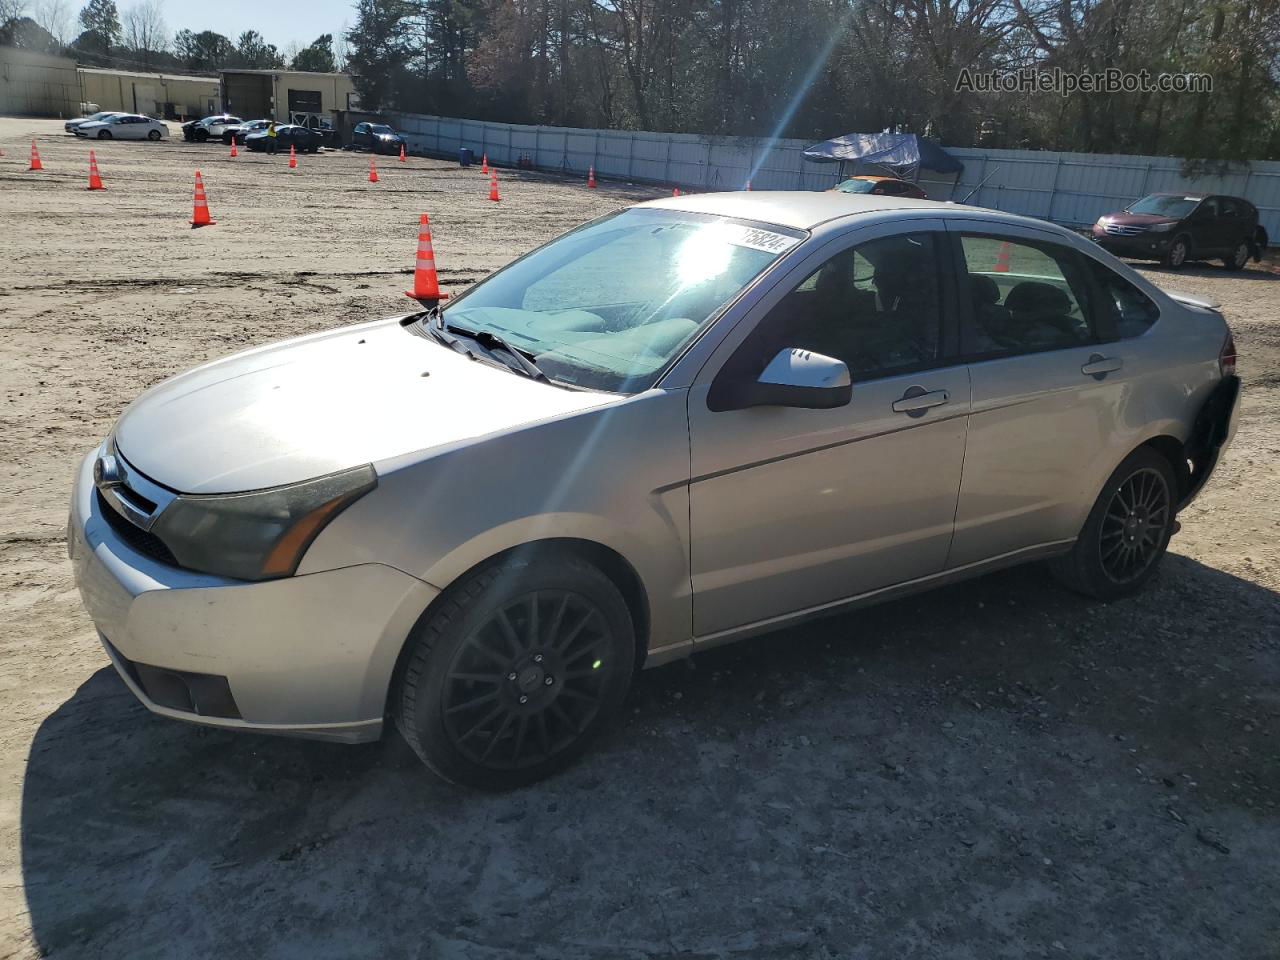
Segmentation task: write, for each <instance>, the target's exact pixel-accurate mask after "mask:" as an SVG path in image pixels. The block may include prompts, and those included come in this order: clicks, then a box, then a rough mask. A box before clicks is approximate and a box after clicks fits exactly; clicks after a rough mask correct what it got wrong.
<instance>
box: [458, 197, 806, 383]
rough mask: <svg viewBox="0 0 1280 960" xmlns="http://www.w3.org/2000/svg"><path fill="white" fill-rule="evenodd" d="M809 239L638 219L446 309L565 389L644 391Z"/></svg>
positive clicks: (664, 215) (560, 243) (545, 256)
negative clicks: (518, 353) (526, 358)
mask: <svg viewBox="0 0 1280 960" xmlns="http://www.w3.org/2000/svg"><path fill="white" fill-rule="evenodd" d="M803 236H804V234H802V233H800V232H798V231H795V230H789V229H787V228H785V227H773V226H757V225H752V224H746V223H741V222H736V221H731V220H726V219H723V218H720V217H712V216H706V215H700V214H693V213H683V212H680V211H674V210H653V209H632V210H626V211H623V212H621V213H616V214H611V215H610V216H608V217H605V218H602V219H600V220H597V221H595V222H593V223H589V224H587V225H586V226H584V227H581V228H579V229H578V230H575V231H574V232H572V233H569V234H566V235H565V236H563V237H561V238H560V239H558V240H555V241H553V242H552V243H550V244H548V245H547V246H545V247H542V248H541V249H539V250H536V251H534V252H533V253H531V254H530V255H528V256H527V257H524V258H523V259H521V260H517V261H516V262H515V263H513V264H511V266H509V267H507V268H506V269H504V270H501V271H499V272H498V273H496V274H494V275H493V276H491V277H489V278H488V279H487V280H485V281H484V282H482V283H480V284H478V285H477V286H475V287H473V288H472V289H471V290H469V291H468V292H467V293H466V294H465V295H464V296H462V297H461V298H460V299H459V300H457V301H456V302H455V303H452V304H450V305H449V306H447V307H445V309H444V321H445V323H446V324H448V325H450V326H451V327H453V328H455V329H457V330H460V331H471V332H476V331H488V332H490V333H493V334H496V335H497V336H499V337H501V338H502V339H503V340H505V341H507V342H508V343H509V344H510V345H511V346H512V347H514V348H516V349H518V350H521V351H523V352H524V353H527V354H528V355H530V356H532V357H533V360H534V362H535V363H536V364H537V365H538V366H539V367H540V368H541V369H542V371H543V372H544V373H545V374H546V375H547V376H548V377H550V378H551V379H553V380H558V381H561V382H563V383H569V384H574V385H577V386H583V387H591V388H594V389H600V390H609V391H612V392H617V393H633V392H638V391H640V390H646V389H648V388H649V387H651V386H652V385H653V384H654V382H655V381H656V380H657V378H658V375H659V374H660V373H661V372H662V370H663V368H664V367H665V366H666V365H667V363H668V362H669V361H670V360H671V359H672V358H673V357H675V356H676V354H677V353H678V352H679V351H680V349H681V348H682V347H683V346H684V345H685V344H686V343H688V342H689V341H690V340H691V339H692V338H693V337H694V335H695V334H697V332H698V331H699V330H700V329H701V328H702V327H703V326H704V325H705V324H706V323H707V322H708V321H709V320H710V319H711V318H712V317H713V316H714V315H715V314H716V313H717V312H718V311H719V310H720V309H721V308H722V307H723V306H725V305H726V304H727V303H729V301H731V300H732V299H734V297H736V296H737V294H738V293H739V291H741V290H742V289H743V288H744V287H745V286H746V285H747V284H749V283H750V282H751V281H752V280H754V279H755V278H756V277H757V276H758V275H759V274H760V273H761V271H763V270H764V269H765V268H766V267H767V266H769V264H771V263H773V262H774V261H775V260H776V259H778V257H780V256H781V255H782V254H783V253H785V252H786V251H787V250H789V249H791V248H792V247H794V246H795V245H796V244H797V243H799V242H800V240H801V239H803Z"/></svg>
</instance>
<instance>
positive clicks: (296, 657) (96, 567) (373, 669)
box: [67, 454, 439, 743]
mask: <svg viewBox="0 0 1280 960" xmlns="http://www.w3.org/2000/svg"><path fill="white" fill-rule="evenodd" d="M93 458H94V455H93V454H90V455H89V456H87V457H86V458H85V460H84V462H83V463H81V465H80V470H79V472H78V474H77V476H76V482H75V486H74V489H73V492H72V500H71V516H70V520H69V523H68V530H67V549H68V552H69V553H70V555H71V561H72V565H73V566H74V568H75V576H76V583H77V585H78V586H79V588H80V596H81V598H82V600H83V601H84V606H85V609H86V610H87V611H88V613H89V616H90V618H91V619H92V620H93V622H94V624H95V626H97V628H98V631H99V634H100V635H101V637H102V638H103V640H104V646H106V649H107V652H108V655H109V656H110V657H111V661H112V663H113V664H114V665H115V667H116V670H117V672H118V673H119V674H120V677H121V679H123V680H124V682H125V684H126V685H128V687H129V689H130V690H132V691H133V693H134V694H135V695H136V696H137V697H138V699H139V700H141V701H142V703H143V704H144V705H145V706H146V707H147V708H148V709H149V710H151V711H153V712H154V713H158V714H162V715H163V716H167V717H172V718H174V719H178V720H187V721H190V722H194V723H201V724H206V725H209V726H215V727H223V728H228V729H240V730H250V731H256V732H260V733H275V734H285V735H290V736H303V737H311V738H317V739H324V740H338V741H343V742H348V743H354V742H360V741H365V740H376V739H377V738H378V737H379V736H380V735H381V732H382V718H383V713H384V711H385V706H386V697H387V690H388V688H389V686H390V683H391V675H392V672H393V670H394V669H395V663H396V659H397V657H398V656H399V653H400V649H401V647H402V646H403V644H404V641H405V638H406V637H407V636H408V634H409V631H410V630H411V629H412V627H413V624H414V622H415V621H416V620H417V618H418V616H419V615H420V614H421V613H422V611H423V610H425V609H426V607H427V605H428V604H429V603H430V602H431V601H432V600H433V599H434V598H435V597H436V596H437V594H438V593H439V591H437V590H436V589H435V588H434V587H432V586H430V585H428V584H426V583H423V582H422V581H421V580H418V579H416V578H414V577H411V576H409V575H407V574H404V573H401V572H400V571H399V570H395V569H393V568H391V567H388V566H384V565H382V564H360V565H357V566H353V567H345V568H342V569H338V570H329V571H325V572H322V573H314V574H308V575H305V576H295V577H287V578H285V579H282V580H270V581H264V582H260V583H249V582H245V581H240V580H228V579H225V578H222V577H214V576H209V575H206V574H201V573H194V572H192V571H188V570H181V569H178V568H176V567H172V566H168V565H166V564H163V563H159V562H157V561H155V560H152V559H150V558H149V557H147V556H145V555H144V554H142V553H139V552H137V551H136V550H134V549H133V548H131V547H130V546H129V545H128V544H126V543H125V542H124V541H123V540H122V539H121V538H120V537H119V536H118V535H117V534H116V533H115V531H113V530H112V529H111V527H110V526H109V525H108V524H107V521H106V519H105V518H104V517H103V516H102V514H101V513H100V507H99V503H98V500H97V496H96V490H95V488H94V485H93ZM139 666H142V667H150V668H158V670H159V671H162V672H169V676H170V677H175V678H182V677H187V676H189V675H197V676H198V677H211V678H216V679H217V680H218V681H220V680H221V678H225V683H226V686H227V687H229V690H230V695H231V697H232V698H233V699H234V706H233V707H232V708H229V709H221V710H219V711H217V712H220V713H222V714H224V715H221V716H210V715H205V714H203V713H201V712H198V709H199V708H198V706H196V705H197V704H198V703H199V700H200V697H199V696H195V697H193V698H192V701H191V702H192V704H193V705H192V706H189V707H187V708H186V709H180V708H177V707H174V706H166V705H163V704H161V703H159V702H157V700H156V699H155V698H153V697H152V696H148V694H147V692H146V684H145V682H143V681H141V680H140V679H139V678H140V673H139V669H138V668H139ZM141 676H143V677H144V678H145V676H146V672H145V671H144V672H143V673H142V674H141ZM166 682H167V681H166ZM201 682H203V681H201ZM153 689H154V688H153ZM192 689H193V690H194V689H195V688H194V687H193V688H192ZM162 699H166V700H167V702H170V703H172V702H174V699H173V698H162ZM237 713H238V714H239V716H238V717H237V716H235V714H237ZM225 714H230V715H225Z"/></svg>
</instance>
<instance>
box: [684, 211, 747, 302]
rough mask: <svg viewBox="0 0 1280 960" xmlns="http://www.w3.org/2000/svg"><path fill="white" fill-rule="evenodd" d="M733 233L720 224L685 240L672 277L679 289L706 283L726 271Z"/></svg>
mask: <svg viewBox="0 0 1280 960" xmlns="http://www.w3.org/2000/svg"><path fill="white" fill-rule="evenodd" d="M734 233H735V231H733V230H730V229H729V228H727V227H725V226H723V225H721V224H707V225H706V226H704V227H702V228H701V229H699V230H694V231H693V232H692V233H691V234H690V235H689V236H688V237H687V238H685V241H684V242H683V243H682V244H680V252H679V253H678V254H677V255H676V262H677V266H676V277H677V279H678V281H679V284H680V287H681V288H682V289H683V288H687V287H694V286H697V285H698V284H700V283H706V282H707V281H708V280H711V279H714V278H715V277H718V276H720V275H721V274H723V273H724V272H725V271H726V270H727V269H728V268H729V258H730V256H731V255H732V254H733V249H734V248H733V246H732V245H731V244H732V242H733V239H734Z"/></svg>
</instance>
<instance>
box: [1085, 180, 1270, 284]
mask: <svg viewBox="0 0 1280 960" xmlns="http://www.w3.org/2000/svg"><path fill="white" fill-rule="evenodd" d="M1093 239H1094V240H1095V241H1097V243H1098V244H1099V245H1100V246H1102V247H1103V248H1104V249H1106V250H1109V251H1110V252H1111V253H1114V254H1115V255H1116V256H1118V257H1132V258H1134V259H1136V260H1159V261H1161V262H1162V263H1163V264H1164V265H1165V266H1166V267H1170V268H1172V269H1174V270H1177V269H1178V268H1179V267H1181V266H1182V265H1183V264H1184V263H1186V262H1187V261H1188V260H1211V259H1214V260H1216V259H1220V260H1222V263H1223V265H1224V266H1225V267H1226V268H1227V269H1228V270H1239V269H1240V268H1241V267H1243V266H1244V265H1245V263H1247V262H1248V260H1249V258H1250V257H1253V259H1254V260H1260V259H1261V258H1262V251H1263V250H1264V249H1265V248H1266V246H1267V232H1266V230H1264V229H1263V228H1262V227H1261V226H1259V225H1258V208H1257V207H1255V206H1254V205H1253V204H1252V203H1250V202H1249V201H1248V200H1242V199H1241V198H1240V197H1224V196H1213V195H1209V194H1203V193H1153V194H1151V195H1150V196H1147V197H1143V198H1142V199H1141V200H1139V201H1137V202H1136V203H1131V204H1130V205H1129V206H1127V207H1125V208H1124V210H1122V211H1121V212H1119V213H1108V214H1104V215H1103V216H1101V217H1099V218H1098V222H1097V223H1095V224H1094V225H1093Z"/></svg>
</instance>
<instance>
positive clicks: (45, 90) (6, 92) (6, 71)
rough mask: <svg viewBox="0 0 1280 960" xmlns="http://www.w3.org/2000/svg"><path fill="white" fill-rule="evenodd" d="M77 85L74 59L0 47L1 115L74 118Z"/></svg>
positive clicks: (77, 106)
mask: <svg viewBox="0 0 1280 960" xmlns="http://www.w3.org/2000/svg"><path fill="white" fill-rule="evenodd" d="M79 113H80V82H79V78H78V77H77V76H76V64H75V61H74V60H68V59H67V58H66V57H53V56H50V55H48V54H45V53H36V52H35V51H33V50H23V49H20V48H18V47H3V46H0V114H7V115H9V116H17V117H24V116H28V117H29V116H35V117H74V116H77V115H79Z"/></svg>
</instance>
